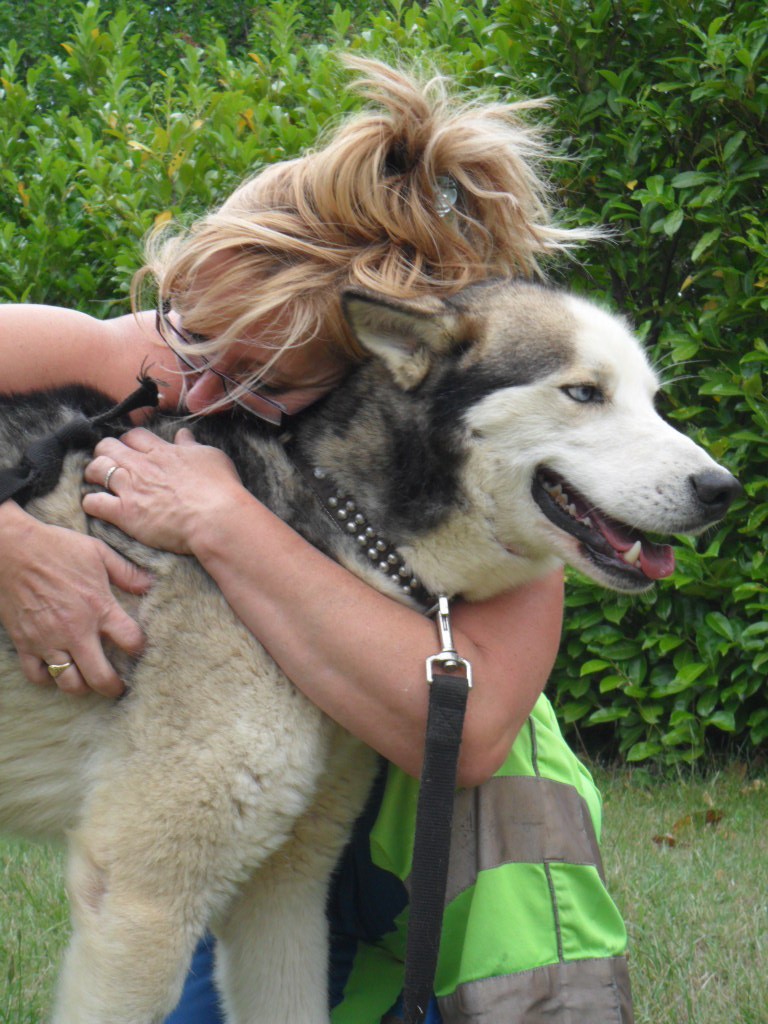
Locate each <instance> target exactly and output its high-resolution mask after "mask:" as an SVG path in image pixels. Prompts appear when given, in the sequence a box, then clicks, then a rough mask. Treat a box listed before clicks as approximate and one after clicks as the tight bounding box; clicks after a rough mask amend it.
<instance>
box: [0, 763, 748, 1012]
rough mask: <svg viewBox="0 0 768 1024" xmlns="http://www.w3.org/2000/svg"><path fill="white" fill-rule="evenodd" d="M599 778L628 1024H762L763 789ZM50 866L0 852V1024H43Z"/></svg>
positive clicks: (8, 845) (50, 956)
mask: <svg viewBox="0 0 768 1024" xmlns="http://www.w3.org/2000/svg"><path fill="white" fill-rule="evenodd" d="M596 774H597V781H598V784H599V785H600V788H601V790H602V791H603V796H604V801H605V827H604V835H603V856H604V861H605V867H606V873H607V875H608V881H609V888H610V890H611V892H612V893H613V895H614V897H615V899H616V902H617V903H618V905H619V907H620V909H621V911H622V913H623V914H624V917H625V919H626V921H627V927H628V930H629V935H630V967H631V972H632V983H633V988H634V994H635V1013H636V1024H768V969H767V967H768V827H767V825H768V785H766V783H765V782H764V781H763V780H761V779H750V778H748V776H747V774H746V772H744V771H743V770H740V769H739V767H738V766H735V767H732V768H730V769H728V770H726V771H723V772H718V773H714V774H710V775H709V776H707V777H705V778H703V777H699V776H683V775H681V776H680V777H679V778H677V779H674V780H658V779H657V780H651V779H650V778H649V776H648V775H647V773H645V772H641V771H634V772H630V771H622V772H613V773H607V772H603V771H598V772H597V773H596ZM61 868H62V865H61V856H60V855H59V854H58V853H57V852H56V851H53V850H51V849H48V848H44V847H32V846H27V845H25V844H23V843H19V842H0V1024H40V1022H41V1021H43V1020H45V1019H46V1014H45V1009H46V1007H48V1006H49V1005H50V997H51V992H52V988H53V983H54V978H55V974H56V965H57V962H58V958H59V955H60V951H61V949H62V947H63V945H64V943H65V942H66V936H67V927H68V926H67V912H66V905H65V900H64V892H63V883H62V871H61ZM580 1024H582V1022H580ZM583 1024H591V1022H588V1021H585V1022H583Z"/></svg>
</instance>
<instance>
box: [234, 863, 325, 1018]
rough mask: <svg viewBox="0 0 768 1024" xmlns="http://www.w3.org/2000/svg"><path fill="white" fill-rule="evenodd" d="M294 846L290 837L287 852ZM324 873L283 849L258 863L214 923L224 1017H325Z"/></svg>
mask: <svg viewBox="0 0 768 1024" xmlns="http://www.w3.org/2000/svg"><path fill="white" fill-rule="evenodd" d="M295 853H296V849H295V846H294V844H292V843H291V844H289V848H288V849H286V854H287V855H288V856H289V857H291V858H293V857H294V856H295ZM327 888H328V886H327V880H326V878H325V877H320V878H316V877H307V876H302V875H301V874H299V873H297V872H296V870H295V862H294V863H290V862H289V861H288V860H286V859H285V858H284V857H283V855H282V854H277V855H275V856H273V858H272V859H271V860H270V861H269V862H268V863H267V864H266V865H264V866H263V867H262V868H261V869H259V870H258V871H257V872H256V874H255V875H254V876H253V878H252V879H251V881H250V882H249V883H248V884H247V886H246V887H245V888H244V890H243V893H242V895H241V897H240V898H239V899H238V900H237V902H236V904H235V905H234V906H233V909H232V913H231V914H230V915H229V917H228V919H227V921H226V922H225V923H224V924H222V925H221V926H220V927H216V928H215V932H216V937H217V940H218V941H217V947H216V978H217V983H218V987H219V991H220V992H221V997H222V1004H223V1006H224V1010H225V1018H226V1020H227V1022H228V1024H278V1022H280V1024H282V1022H285V1024H288V1022H290V1024H328V992H327V989H328V927H327V923H326V917H325V900H326V894H327Z"/></svg>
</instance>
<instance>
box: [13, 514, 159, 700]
mask: <svg viewBox="0 0 768 1024" xmlns="http://www.w3.org/2000/svg"><path fill="white" fill-rule="evenodd" d="M1 511H2V530H0V538H1V540H0V564H2V566H3V570H2V581H1V585H0V621H2V623H3V625H4V626H5V629H6V631H7V632H8V635H9V636H10V638H11V640H12V641H13V643H14V645H15V647H16V650H17V651H18V654H19V660H20V663H21V668H22V670H23V672H24V674H25V675H26V676H27V678H28V679H29V680H30V681H31V682H33V683H37V684H39V685H50V684H52V683H53V681H54V680H53V679H52V677H51V675H50V674H49V672H48V669H47V666H48V665H66V664H67V663H68V662H71V666H69V667H67V668H66V669H65V670H63V671H62V672H61V674H60V675H58V676H57V678H56V680H55V682H56V684H57V685H58V686H59V688H60V689H61V690H64V691H66V692H67V693H73V694H82V693H87V692H88V691H89V690H95V691H97V692H98V693H101V694H103V695H104V696H107V697H116V696H119V695H120V693H122V691H123V689H124V685H123V682H122V680H121V679H120V677H119V676H118V674H117V672H116V671H115V669H114V667H113V666H112V665H111V664H110V662H109V661H108V660H107V657H106V655H105V654H104V650H103V648H102V638H104V639H107V640H109V641H110V642H111V643H113V644H115V645H116V646H117V647H119V648H121V649H123V650H124V651H126V652H128V653H129V654H132V655H135V654H139V653H140V652H141V650H142V647H143V643H144V641H143V636H142V632H141V629H140V628H139V626H138V624H137V623H136V622H135V621H134V620H133V619H132V618H131V617H130V615H128V613H127V612H126V611H125V610H124V609H123V608H121V606H120V605H119V604H118V602H117V601H116V600H115V597H114V595H113V594H112V592H111V590H110V584H113V585H114V586H116V587H119V588H120V589H122V590H125V591H127V592H129V593H133V594H140V593H143V592H144V591H145V590H147V589H148V587H149V586H150V584H151V582H152V581H151V577H150V576H148V574H147V573H145V572H143V571H142V570H140V569H138V568H137V567H136V566H134V565H132V564H131V563H130V562H127V561H125V560H124V559H123V558H121V557H120V556H119V555H118V554H116V552H114V551H112V549H111V548H109V547H108V546H107V545H106V544H103V543H102V542H101V541H99V540H96V539H95V538H93V537H86V536H84V535H83V534H80V533H75V532H74V531H72V530H66V529H62V528H60V527H57V526H49V525H46V524H44V523H41V522H39V521H38V520H36V519H34V518H32V516H29V515H27V514H26V513H25V512H23V511H22V510H21V509H20V508H19V507H18V506H16V505H14V504H13V503H12V502H7V503H5V504H4V505H3V506H2V510H1Z"/></svg>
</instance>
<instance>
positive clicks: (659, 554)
mask: <svg viewBox="0 0 768 1024" xmlns="http://www.w3.org/2000/svg"><path fill="white" fill-rule="evenodd" d="M640 568H641V569H642V570H643V572H644V573H645V575H646V576H647V577H648V579H651V580H663V579H664V577H665V576H671V575H672V573H673V572H674V571H675V552H674V551H673V550H672V548H671V547H670V546H669V544H654V543H653V541H650V540H643V547H642V550H641V552H640Z"/></svg>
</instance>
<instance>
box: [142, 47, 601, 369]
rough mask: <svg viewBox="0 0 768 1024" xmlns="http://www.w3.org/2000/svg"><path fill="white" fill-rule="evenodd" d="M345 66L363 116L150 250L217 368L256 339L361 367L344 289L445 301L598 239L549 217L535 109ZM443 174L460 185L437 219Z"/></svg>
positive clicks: (166, 288)
mask: <svg viewBox="0 0 768 1024" xmlns="http://www.w3.org/2000/svg"><path fill="white" fill-rule="evenodd" d="M344 62H345V63H346V64H347V65H348V66H349V67H351V68H352V69H354V70H355V71H356V72H358V75H359V77H358V78H357V79H356V80H355V81H354V82H353V83H352V85H351V88H352V89H354V90H355V91H357V92H358V93H360V94H361V95H362V96H363V97H364V98H365V99H366V100H367V101H368V104H369V106H368V107H367V108H366V109H365V110H364V111H363V112H362V113H360V114H358V115H356V116H353V117H352V118H351V119H349V120H348V121H346V122H345V123H343V124H342V125H341V127H340V128H338V129H337V130H336V132H335V133H334V134H333V135H332V136H331V137H330V139H329V141H328V142H327V143H326V144H325V145H323V146H322V148H319V149H317V150H315V151H310V152H308V153H306V154H305V155H304V156H302V157H299V158H298V159H294V160H289V161H285V162H283V163H279V164H276V165H274V166H270V167H267V168H266V169H264V170H262V171H261V172H260V173H258V174H257V175H256V176H255V177H253V178H251V179H250V180H247V181H246V182H244V183H243V184H242V185H241V186H240V187H239V188H237V189H236V190H235V192H234V193H233V194H232V195H231V196H230V197H229V198H228V199H227V200H226V201H225V202H224V203H223V205H222V206H221V207H220V208H219V209H217V210H215V211H214V212H212V213H209V214H208V215H207V216H204V217H203V218H201V219H200V220H199V221H198V222H197V223H195V224H193V225H192V227H191V228H190V229H189V230H188V231H186V232H183V233H174V234H172V235H170V236H169V235H168V233H167V232H165V233H161V234H159V235H157V236H155V237H154V238H152V239H150V242H149V244H148V248H147V258H146V267H145V268H144V271H143V274H151V275H153V276H154V278H155V280H156V282H157V287H158V292H159V299H160V301H161V302H162V301H165V302H166V303H167V302H170V303H171V304H172V306H173V308H174V310H175V311H176V312H177V313H178V314H179V316H180V317H181V320H182V322H183V325H184V328H185V330H186V331H187V332H189V333H192V334H194V335H196V336H198V337H199V338H202V339H206V340H205V341H199V342H198V344H197V345H196V346H195V347H196V348H197V349H198V350H199V351H200V352H201V353H204V354H206V355H208V356H209V357H210V358H215V357H216V356H217V355H221V354H222V353H223V352H224V351H225V350H226V349H227V347H228V346H229V345H231V344H232V343H235V342H242V341H243V340H250V341H253V342H256V343H258V344H259V346H260V348H261V351H262V353H263V349H264V346H265V345H266V346H268V347H271V348H273V349H274V353H275V356H274V357H273V360H272V361H274V358H276V356H277V355H279V353H280V351H282V350H284V349H285V348H287V347H292V346H297V345H302V344H307V343H309V342H311V341H313V340H314V339H322V343H323V344H325V345H327V346H328V351H330V352H332V353H334V354H335V355H337V356H341V357H342V358H343V359H345V360H347V361H355V360H359V359H361V358H362V352H361V350H360V348H359V346H358V344H357V342H356V341H355V339H354V338H353V337H352V335H351V332H350V331H349V328H348V327H347V325H346V323H345V321H344V318H343V315H342V310H341V302H340V293H341V290H342V288H343V287H344V286H347V285H361V286H364V287H367V288H371V289H374V290H376V291H378V292H381V293H383V294H385V295H388V296H392V297H396V298H415V297H418V296H420V295H425V294H433V295H439V296H449V295H451V294H453V293H455V292H457V291H458V290H459V289H460V288H462V287H463V286H465V285H467V284H469V283H471V282H474V281H478V280H482V279H485V278H488V277H491V276H495V275H513V276H524V277H531V276H536V275H539V274H540V267H539V259H540V257H541V256H542V255H545V254H547V253H552V252H555V251H558V250H559V251H562V250H565V249H568V248H569V247H570V246H571V245H572V244H573V243H575V242H578V241H582V240H584V239H585V238H588V237H592V235H593V233H592V232H590V231H574V230H565V229H561V228H558V227H556V226H553V225H552V224H551V222H550V219H549V212H548V204H547V202H546V198H547V189H546V186H545V185H544V183H543V182H542V180H541V179H540V178H539V176H538V174H537V171H536V164H537V162H538V161H539V160H540V159H541V158H542V157H543V156H544V155H545V153H546V150H545V148H544V146H543V145H542V143H541V140H540V139H539V137H538V135H537V133H536V132H535V131H533V130H532V129H531V128H529V127H527V126H525V125H524V124H523V123H522V121H521V120H520V118H519V111H520V110H521V109H524V108H527V107H531V106H536V105H537V104H536V103H535V102H525V103H518V104H512V105H505V104H500V103H487V102H482V101H479V100H476V101H466V100H459V99H456V98H454V97H453V96H452V94H451V91H450V89H449V85H448V83H447V81H446V80H445V79H444V78H443V77H441V76H436V77H433V78H432V79H430V80H429V81H426V82H424V83H421V82H419V81H418V80H417V79H416V78H415V77H414V76H412V75H411V74H409V73H406V72H404V71H402V70H397V69H395V68H392V67H389V66H387V65H385V64H383V63H380V62H379V61H375V60H370V59H363V58H359V57H346V58H344ZM442 176H449V177H450V179H453V182H454V183H455V185H456V202H455V205H454V207H453V208H452V209H451V210H450V211H449V212H448V213H447V214H443V215H441V212H440V211H441V207H440V204H439V195H438V189H439V186H438V179H439V178H441V177H442ZM270 325H272V326H271V327H270ZM258 375H259V371H255V372H254V382H255V380H257V379H258ZM248 383H251V381H249V382H248ZM297 383H300V382H297Z"/></svg>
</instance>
